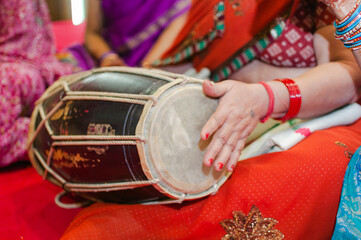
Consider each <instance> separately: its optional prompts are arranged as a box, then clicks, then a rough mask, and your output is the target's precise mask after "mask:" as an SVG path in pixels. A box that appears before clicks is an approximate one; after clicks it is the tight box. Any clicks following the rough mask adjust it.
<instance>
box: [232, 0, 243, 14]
mask: <svg viewBox="0 0 361 240" xmlns="http://www.w3.org/2000/svg"><path fill="white" fill-rule="evenodd" d="M229 3H230V4H231V6H232V9H233V11H234V15H236V16H244V13H245V12H246V11H247V9H246V7H245V3H246V2H245V1H244V0H229Z"/></svg>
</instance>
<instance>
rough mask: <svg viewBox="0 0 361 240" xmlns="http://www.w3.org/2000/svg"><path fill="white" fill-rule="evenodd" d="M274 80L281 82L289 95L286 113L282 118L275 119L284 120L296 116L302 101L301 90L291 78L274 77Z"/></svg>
mask: <svg viewBox="0 0 361 240" xmlns="http://www.w3.org/2000/svg"><path fill="white" fill-rule="evenodd" d="M275 81H280V82H282V83H283V84H284V85H285V86H286V87H287V90H288V93H289V96H290V104H289V108H288V111H287V113H286V115H285V116H283V117H282V118H278V119H275V120H280V121H282V122H285V121H287V120H289V119H292V118H294V117H296V116H297V114H298V112H299V111H300V109H301V103H302V97H301V91H300V88H299V87H298V85H297V84H296V83H295V81H293V80H291V79H276V80H275Z"/></svg>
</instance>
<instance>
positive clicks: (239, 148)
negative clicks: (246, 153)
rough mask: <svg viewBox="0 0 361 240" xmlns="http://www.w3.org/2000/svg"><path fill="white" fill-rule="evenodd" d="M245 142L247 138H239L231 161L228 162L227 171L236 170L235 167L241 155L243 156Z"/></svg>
mask: <svg viewBox="0 0 361 240" xmlns="http://www.w3.org/2000/svg"><path fill="white" fill-rule="evenodd" d="M245 144H246V138H241V139H239V140H238V142H237V145H236V147H235V149H234V150H233V152H232V154H231V156H230V158H229V161H228V163H227V166H226V168H227V171H229V172H233V171H234V168H235V167H236V166H237V162H238V159H239V156H241V151H242V149H243V148H244V146H245Z"/></svg>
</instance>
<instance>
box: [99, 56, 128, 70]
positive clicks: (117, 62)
mask: <svg viewBox="0 0 361 240" xmlns="http://www.w3.org/2000/svg"><path fill="white" fill-rule="evenodd" d="M99 66H100V67H110V66H126V64H125V62H124V61H123V60H122V59H121V58H120V57H119V56H118V54H116V53H111V54H109V55H107V56H106V57H105V58H103V59H102V61H101V62H100V64H99Z"/></svg>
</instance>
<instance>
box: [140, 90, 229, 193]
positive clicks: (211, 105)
mask: <svg viewBox="0 0 361 240" xmlns="http://www.w3.org/2000/svg"><path fill="white" fill-rule="evenodd" d="M217 105H218V101H217V100H215V99H211V98H208V97H206V96H205V95H204V94H203V92H202V87H201V84H196V83H194V84H193V83H192V84H187V85H184V86H175V87H172V88H171V89H169V90H167V92H165V93H164V94H162V96H161V97H160V98H159V102H158V103H157V104H156V106H155V107H153V108H152V109H151V111H150V114H149V115H148V117H149V123H148V124H149V127H145V129H147V130H146V132H145V135H146V139H147V144H146V147H145V148H146V151H145V152H146V156H147V157H146V158H147V160H146V161H147V162H146V165H147V166H146V168H148V169H149V171H150V172H151V175H152V177H153V178H156V179H159V185H160V186H161V188H163V189H162V192H164V193H165V194H167V195H171V196H172V197H177V196H179V194H180V193H185V194H193V195H203V194H202V193H203V192H205V191H207V190H208V191H209V190H210V189H212V187H213V186H214V185H216V184H217V182H218V181H219V180H220V179H221V178H222V177H223V176H224V171H222V172H217V171H215V170H214V168H211V167H206V166H204V165H203V156H204V153H205V150H206V148H207V146H208V143H209V140H208V141H203V140H201V138H200V132H201V130H202V127H203V126H204V124H205V123H206V121H207V120H208V119H209V117H210V116H211V115H212V113H213V112H214V111H215V109H216V107H217ZM148 124H146V125H148ZM178 192H179V193H178ZM173 194H174V195H173ZM208 194H209V193H208ZM205 195H207V194H205ZM198 197H199V196H198ZM191 198H196V197H191Z"/></svg>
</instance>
